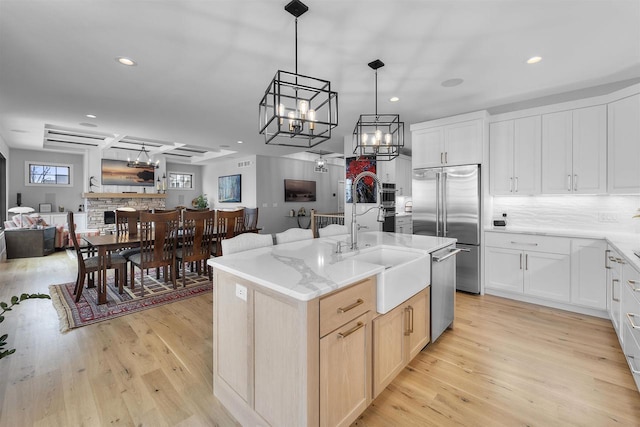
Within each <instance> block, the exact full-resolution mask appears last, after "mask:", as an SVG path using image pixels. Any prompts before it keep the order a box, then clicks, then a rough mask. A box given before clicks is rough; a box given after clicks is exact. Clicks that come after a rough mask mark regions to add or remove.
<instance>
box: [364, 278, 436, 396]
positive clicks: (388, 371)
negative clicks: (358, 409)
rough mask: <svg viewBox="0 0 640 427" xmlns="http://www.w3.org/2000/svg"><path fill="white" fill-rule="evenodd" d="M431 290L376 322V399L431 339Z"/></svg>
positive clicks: (374, 382)
mask: <svg viewBox="0 0 640 427" xmlns="http://www.w3.org/2000/svg"><path fill="white" fill-rule="evenodd" d="M430 297H431V287H430V286H429V287H427V288H426V289H423V290H422V291H420V292H419V293H417V294H416V295H414V296H413V297H411V298H410V299H409V300H407V301H406V302H405V303H403V304H400V305H399V306H397V307H396V308H394V309H393V310H391V311H390V312H388V313H386V314H384V315H381V316H379V317H377V318H376V319H374V320H373V398H374V399H375V398H376V397H377V396H378V395H379V394H380V393H381V392H382V391H383V390H384V388H385V387H386V386H388V385H389V383H391V381H393V379H394V378H395V377H396V375H398V374H399V373H400V371H402V369H404V367H405V366H406V365H407V364H408V363H409V362H410V361H411V360H412V359H413V358H414V357H415V356H416V355H417V354H418V353H420V350H422V349H423V348H424V346H426V345H427V344H428V343H429V341H430V337H431V315H430V314H431V304H430V302H431V298H430Z"/></svg>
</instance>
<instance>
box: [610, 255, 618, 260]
mask: <svg viewBox="0 0 640 427" xmlns="http://www.w3.org/2000/svg"><path fill="white" fill-rule="evenodd" d="M609 261H611V262H618V261H616V257H614V256H611V255H609Z"/></svg>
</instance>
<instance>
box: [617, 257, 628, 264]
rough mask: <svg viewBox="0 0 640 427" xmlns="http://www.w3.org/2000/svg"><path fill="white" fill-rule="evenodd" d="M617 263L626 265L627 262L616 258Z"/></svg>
mask: <svg viewBox="0 0 640 427" xmlns="http://www.w3.org/2000/svg"><path fill="white" fill-rule="evenodd" d="M616 262H617V263H618V264H626V262H625V260H623V259H622V258H616Z"/></svg>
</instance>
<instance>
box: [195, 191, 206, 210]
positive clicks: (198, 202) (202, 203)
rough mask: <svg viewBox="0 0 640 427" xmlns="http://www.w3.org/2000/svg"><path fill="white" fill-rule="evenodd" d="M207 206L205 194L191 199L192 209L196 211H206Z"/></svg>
mask: <svg viewBox="0 0 640 427" xmlns="http://www.w3.org/2000/svg"><path fill="white" fill-rule="evenodd" d="M207 206H209V201H208V200H207V195H206V194H201V195H199V196H198V197H196V198H195V199H193V207H195V208H198V209H206V208H207Z"/></svg>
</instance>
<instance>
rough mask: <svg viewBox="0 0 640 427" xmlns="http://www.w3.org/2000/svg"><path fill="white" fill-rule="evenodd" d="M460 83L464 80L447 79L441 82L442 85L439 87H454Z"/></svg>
mask: <svg viewBox="0 0 640 427" xmlns="http://www.w3.org/2000/svg"><path fill="white" fill-rule="evenodd" d="M462 82H464V80H462V79H449V80H445V81H443V82H442V83H440V85H441V86H444V87H454V86H459V85H461V84H462Z"/></svg>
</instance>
